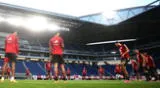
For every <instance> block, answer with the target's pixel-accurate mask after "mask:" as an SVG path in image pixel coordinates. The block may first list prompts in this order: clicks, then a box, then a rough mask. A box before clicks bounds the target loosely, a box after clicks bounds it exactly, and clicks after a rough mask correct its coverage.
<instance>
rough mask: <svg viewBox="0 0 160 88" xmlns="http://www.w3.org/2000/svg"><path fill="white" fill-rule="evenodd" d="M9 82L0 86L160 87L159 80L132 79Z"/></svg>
mask: <svg viewBox="0 0 160 88" xmlns="http://www.w3.org/2000/svg"><path fill="white" fill-rule="evenodd" d="M17 81H18V83H11V82H9V80H5V81H4V82H3V83H0V88H160V82H145V81H141V82H139V81H132V82H131V83H128V84H125V83H123V81H119V80H85V81H83V80H73V81H67V83H64V82H63V81H59V83H57V84H55V83H54V81H51V80H17Z"/></svg>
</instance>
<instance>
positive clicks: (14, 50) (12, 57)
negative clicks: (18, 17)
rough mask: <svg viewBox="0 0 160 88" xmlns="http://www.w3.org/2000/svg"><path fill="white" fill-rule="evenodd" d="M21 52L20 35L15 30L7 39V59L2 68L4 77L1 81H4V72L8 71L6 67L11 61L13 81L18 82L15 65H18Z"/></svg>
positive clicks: (11, 79)
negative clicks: (17, 61) (17, 60)
mask: <svg viewBox="0 0 160 88" xmlns="http://www.w3.org/2000/svg"><path fill="white" fill-rule="evenodd" d="M18 52H19V44H18V37H17V32H14V33H13V34H10V35H8V36H7V37H6V39H5V61H4V64H3V69H2V78H1V82H3V81H4V73H5V71H6V67H7V66H8V62H9V61H10V62H11V65H12V66H11V67H12V68H11V71H12V72H11V73H12V74H11V78H10V81H11V82H16V80H15V65H16V59H17V55H18Z"/></svg>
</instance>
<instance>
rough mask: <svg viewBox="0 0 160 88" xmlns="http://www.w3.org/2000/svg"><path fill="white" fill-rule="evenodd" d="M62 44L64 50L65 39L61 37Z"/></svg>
mask: <svg viewBox="0 0 160 88" xmlns="http://www.w3.org/2000/svg"><path fill="white" fill-rule="evenodd" d="M61 46H62V48H63V50H64V40H63V39H61Z"/></svg>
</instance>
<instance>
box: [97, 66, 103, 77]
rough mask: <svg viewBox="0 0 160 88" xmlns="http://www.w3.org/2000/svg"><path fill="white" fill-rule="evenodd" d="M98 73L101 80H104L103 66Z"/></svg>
mask: <svg viewBox="0 0 160 88" xmlns="http://www.w3.org/2000/svg"><path fill="white" fill-rule="evenodd" d="M98 73H99V78H100V79H102V77H103V75H104V69H103V67H102V66H100V67H99V69H98Z"/></svg>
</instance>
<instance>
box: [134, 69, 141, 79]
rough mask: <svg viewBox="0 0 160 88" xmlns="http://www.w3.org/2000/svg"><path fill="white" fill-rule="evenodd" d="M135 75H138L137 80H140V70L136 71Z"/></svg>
mask: <svg viewBox="0 0 160 88" xmlns="http://www.w3.org/2000/svg"><path fill="white" fill-rule="evenodd" d="M135 74H136V79H137V80H140V74H139V72H138V70H136V71H135Z"/></svg>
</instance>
